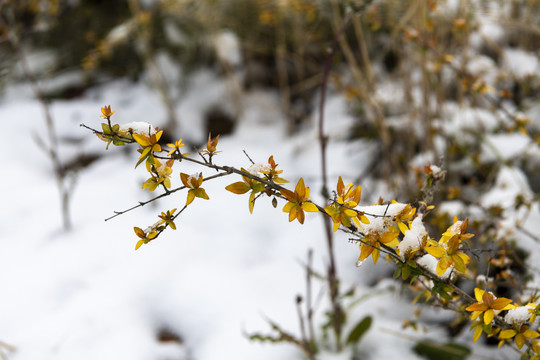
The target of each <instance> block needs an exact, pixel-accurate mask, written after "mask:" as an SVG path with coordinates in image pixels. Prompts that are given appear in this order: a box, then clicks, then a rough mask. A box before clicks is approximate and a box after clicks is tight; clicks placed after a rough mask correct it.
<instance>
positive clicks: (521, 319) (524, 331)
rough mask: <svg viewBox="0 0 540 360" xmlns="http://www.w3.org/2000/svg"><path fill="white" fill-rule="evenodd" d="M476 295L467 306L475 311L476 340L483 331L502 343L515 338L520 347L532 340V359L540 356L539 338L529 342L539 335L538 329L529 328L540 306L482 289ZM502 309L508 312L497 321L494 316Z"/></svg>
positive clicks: (472, 326) (537, 359)
mask: <svg viewBox="0 0 540 360" xmlns="http://www.w3.org/2000/svg"><path fill="white" fill-rule="evenodd" d="M474 295H475V298H476V301H477V302H476V303H474V304H471V305H469V306H467V307H466V308H465V310H467V311H470V312H472V314H471V319H472V320H476V321H475V322H474V323H473V324H472V325H471V330H472V329H474V335H473V342H476V341H477V340H478V339H479V338H480V336H481V335H482V333H486V334H487V336H488V337H492V336H497V337H498V338H499V339H500V342H499V346H501V345H503V344H504V343H505V342H507V341H510V340H514V344H515V345H516V347H517V348H518V349H519V350H521V349H522V348H523V346H524V345H525V344H527V341H528V340H529V347H530V350H532V351H534V352H535V353H536V355H534V356H532V357H531V359H535V360H539V359H540V340H534V341H530V340H533V339H537V338H539V337H540V333H539V332H538V331H535V330H532V329H531V328H530V326H531V324H533V323H534V321H535V319H536V316H537V314H538V312H539V310H540V305H538V304H535V303H528V304H527V305H525V306H519V305H518V304H512V300H511V299H507V298H504V297H499V298H498V297H496V296H495V295H493V294H492V293H491V292H488V291H485V290H482V289H480V288H475V289H474ZM503 311H507V313H506V315H505V316H504V318H503V319H504V321H503V322H502V323H501V322H499V323H496V322H495V321H494V319H495V317H496V316H497V315H499V314H500V313H501V312H503ZM501 325H504V326H505V328H502V327H501Z"/></svg>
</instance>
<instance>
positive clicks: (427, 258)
mask: <svg viewBox="0 0 540 360" xmlns="http://www.w3.org/2000/svg"><path fill="white" fill-rule="evenodd" d="M416 262H417V263H418V264H419V265H420V266H423V267H425V268H426V269H428V270H429V271H430V272H432V273H433V274H437V263H438V262H439V259H437V258H436V257H435V256H433V255H430V254H426V255H424V256H422V257H421V258H419V259H418V260H417V261H416ZM453 269H454V267H453V266H450V267H449V268H448V269H446V271H445V272H444V274H442V275H441V276H439V278H440V279H442V280H446V279H448V278H449V277H450V274H452V270H453Z"/></svg>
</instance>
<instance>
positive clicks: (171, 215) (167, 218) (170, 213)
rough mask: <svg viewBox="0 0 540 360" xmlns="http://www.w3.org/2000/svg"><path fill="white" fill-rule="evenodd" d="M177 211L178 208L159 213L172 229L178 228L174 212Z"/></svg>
mask: <svg viewBox="0 0 540 360" xmlns="http://www.w3.org/2000/svg"><path fill="white" fill-rule="evenodd" d="M175 212H176V208H174V209H172V210H167V212H166V213H165V212H162V213H161V215H158V217H159V218H160V219H161V221H163V222H164V223H165V224H167V225H169V226H170V227H171V229H173V230H176V224H175V223H174V221H173V220H174V218H175V216H174V213H175Z"/></svg>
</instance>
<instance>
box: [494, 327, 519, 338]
mask: <svg viewBox="0 0 540 360" xmlns="http://www.w3.org/2000/svg"><path fill="white" fill-rule="evenodd" d="M516 334H517V331H516V330H514V329H507V330H503V331H501V332H500V333H499V335H498V336H499V338H501V339H511V338H513V337H514V336H515V335H516Z"/></svg>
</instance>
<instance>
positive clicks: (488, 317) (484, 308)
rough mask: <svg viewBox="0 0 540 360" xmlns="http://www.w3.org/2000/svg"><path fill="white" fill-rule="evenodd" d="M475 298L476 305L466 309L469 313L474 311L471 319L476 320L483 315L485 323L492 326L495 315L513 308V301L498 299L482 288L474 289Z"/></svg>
mask: <svg viewBox="0 0 540 360" xmlns="http://www.w3.org/2000/svg"><path fill="white" fill-rule="evenodd" d="M474 297H475V298H476V301H478V302H476V303H474V304H472V305H469V306H467V307H466V308H465V310H467V311H472V312H473V313H472V314H471V319H473V320H474V319H476V318H477V317H479V316H480V315H481V314H484V315H483V316H484V323H485V324H486V325H487V324H490V323H491V321H492V320H493V318H494V317H495V315H497V314H498V313H499V312H501V311H502V310H509V309H512V308H513V305H511V304H512V300H511V299H507V298H503V297H501V298H496V297H495V296H493V294H492V293H490V292H487V291H484V290H482V289H480V288H475V289H474Z"/></svg>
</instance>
